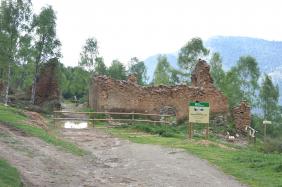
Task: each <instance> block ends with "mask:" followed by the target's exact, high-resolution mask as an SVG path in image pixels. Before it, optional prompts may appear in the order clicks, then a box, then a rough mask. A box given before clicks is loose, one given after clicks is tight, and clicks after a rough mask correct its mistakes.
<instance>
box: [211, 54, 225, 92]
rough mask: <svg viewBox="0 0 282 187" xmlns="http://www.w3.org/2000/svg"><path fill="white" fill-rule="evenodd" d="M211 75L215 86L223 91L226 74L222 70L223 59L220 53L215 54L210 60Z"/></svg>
mask: <svg viewBox="0 0 282 187" xmlns="http://www.w3.org/2000/svg"><path fill="white" fill-rule="evenodd" d="M210 66H211V69H210V73H211V76H212V78H213V81H214V85H215V86H216V87H217V88H218V89H220V90H222V89H223V84H224V77H225V72H224V71H223V69H222V58H221V56H220V54H219V53H213V54H212V57H211V60H210Z"/></svg>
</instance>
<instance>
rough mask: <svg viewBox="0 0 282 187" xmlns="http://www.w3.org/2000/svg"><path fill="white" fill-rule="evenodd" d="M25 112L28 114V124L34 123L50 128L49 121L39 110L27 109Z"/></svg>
mask: <svg viewBox="0 0 282 187" xmlns="http://www.w3.org/2000/svg"><path fill="white" fill-rule="evenodd" d="M24 114H25V115H26V116H28V118H29V119H28V121H27V122H28V124H30V125H32V126H38V127H40V128H43V129H45V130H47V129H48V125H47V124H48V123H47V122H46V120H45V119H44V117H42V116H41V115H40V114H39V113H37V112H31V111H25V112H24Z"/></svg>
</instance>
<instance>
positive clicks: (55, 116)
mask: <svg viewBox="0 0 282 187" xmlns="http://www.w3.org/2000/svg"><path fill="white" fill-rule="evenodd" d="M55 118H57V115H56V112H54V118H53V120H54V128H56V119H55Z"/></svg>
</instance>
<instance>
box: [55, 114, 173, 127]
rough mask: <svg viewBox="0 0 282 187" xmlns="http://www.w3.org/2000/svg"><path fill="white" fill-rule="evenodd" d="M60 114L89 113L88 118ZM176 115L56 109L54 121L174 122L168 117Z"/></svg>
mask: <svg viewBox="0 0 282 187" xmlns="http://www.w3.org/2000/svg"><path fill="white" fill-rule="evenodd" d="M58 114H87V115H88V116H89V117H88V118H77V117H57V115H58ZM95 114H105V115H126V116H128V115H130V116H131V119H126V118H125V119H116V118H95ZM135 116H156V117H160V118H161V119H163V120H148V119H135ZM170 117H175V115H161V114H147V113H135V112H130V113H122V112H72V111H54V118H53V120H54V123H55V121H56V120H61V121H64V120H74V121H76V120H80V121H92V122H94V121H128V122H131V123H132V122H147V123H160V124H172V123H173V121H171V120H169V119H168V118H170Z"/></svg>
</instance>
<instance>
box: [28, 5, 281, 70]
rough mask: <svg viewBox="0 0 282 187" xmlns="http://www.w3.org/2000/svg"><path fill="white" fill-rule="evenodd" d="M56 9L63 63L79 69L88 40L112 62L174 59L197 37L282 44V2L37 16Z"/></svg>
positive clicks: (64, 10)
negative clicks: (94, 40)
mask: <svg viewBox="0 0 282 187" xmlns="http://www.w3.org/2000/svg"><path fill="white" fill-rule="evenodd" d="M47 4H48V5H52V6H53V8H54V9H55V11H56V13H57V32H58V37H59V39H60V40H61V42H62V45H63V46H62V53H63V59H62V62H63V63H64V64H65V65H69V66H75V65H77V64H78V60H79V53H80V51H81V48H82V46H83V44H84V43H85V40H86V39H87V38H88V37H95V38H97V40H98V42H99V51H100V55H101V56H103V57H104V59H105V62H106V64H107V65H109V64H110V63H111V61H112V60H113V59H119V60H120V61H122V62H123V63H125V64H126V63H127V62H128V60H129V59H130V58H131V57H134V56H136V57H138V58H139V59H141V60H144V59H145V58H147V57H148V56H150V55H154V54H158V53H171V52H176V51H177V50H179V49H180V47H182V46H183V45H184V44H185V43H186V42H187V41H188V40H189V39H191V38H192V37H196V36H198V37H201V38H202V39H204V40H205V39H207V38H209V37H212V36H217V35H223V36H249V37H256V38H263V39H266V40H280V41H282V22H281V18H282V11H281V7H282V1H281V0H212V1H211V0H118V1H117V0H79V1H77V0H76V1H71V0H33V5H34V9H35V12H39V11H40V9H41V7H43V6H45V5H47Z"/></svg>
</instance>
